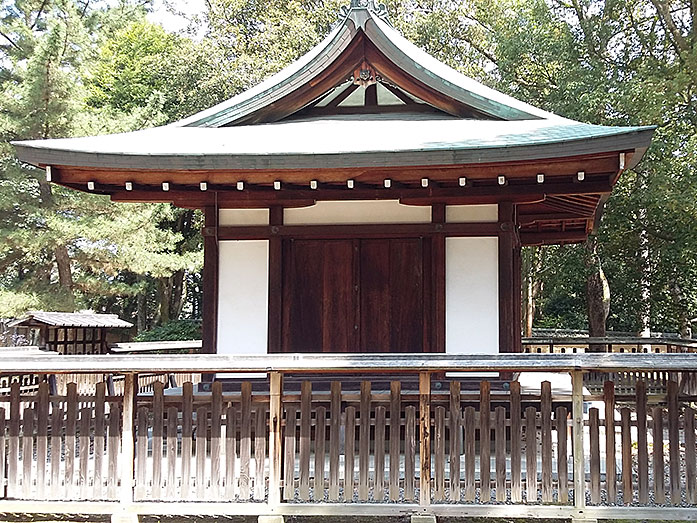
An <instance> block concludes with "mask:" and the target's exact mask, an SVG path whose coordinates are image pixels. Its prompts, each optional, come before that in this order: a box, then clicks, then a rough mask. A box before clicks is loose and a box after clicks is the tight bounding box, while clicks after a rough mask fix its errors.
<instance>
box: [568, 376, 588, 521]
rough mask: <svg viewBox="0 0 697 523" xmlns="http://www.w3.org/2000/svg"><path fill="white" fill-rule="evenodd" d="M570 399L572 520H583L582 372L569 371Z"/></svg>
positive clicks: (584, 474)
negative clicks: (572, 454)
mask: <svg viewBox="0 0 697 523" xmlns="http://www.w3.org/2000/svg"><path fill="white" fill-rule="evenodd" d="M571 399H572V417H573V442H572V444H573V451H574V507H575V508H576V510H577V512H578V513H577V516H576V517H575V518H573V521H583V520H585V519H586V518H585V517H584V515H583V511H584V510H585V508H586V463H585V456H584V448H583V447H584V445H583V431H584V427H583V372H582V371H580V370H575V371H573V372H571Z"/></svg>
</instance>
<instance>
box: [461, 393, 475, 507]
mask: <svg viewBox="0 0 697 523" xmlns="http://www.w3.org/2000/svg"><path fill="white" fill-rule="evenodd" d="M474 412H475V411H474V407H466V408H465V416H464V419H463V424H464V428H465V501H474V500H475V497H476V483H475V470H474V466H475V452H476V450H475V448H476V447H475V430H474V429H475V427H474V419H475V418H474Z"/></svg>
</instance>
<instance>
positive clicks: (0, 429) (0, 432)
mask: <svg viewBox="0 0 697 523" xmlns="http://www.w3.org/2000/svg"><path fill="white" fill-rule="evenodd" d="M4 485H5V409H4V408H3V407H0V498H4V497H5V488H4Z"/></svg>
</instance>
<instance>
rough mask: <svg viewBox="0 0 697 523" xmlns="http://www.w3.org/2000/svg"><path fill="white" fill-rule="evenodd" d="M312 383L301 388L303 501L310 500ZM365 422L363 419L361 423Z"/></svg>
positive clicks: (300, 486) (301, 481)
mask: <svg viewBox="0 0 697 523" xmlns="http://www.w3.org/2000/svg"><path fill="white" fill-rule="evenodd" d="M311 406H312V383H311V382H309V381H307V380H306V381H303V382H302V385H301V386H300V445H299V447H300V448H299V451H300V452H299V460H300V469H299V473H300V478H299V484H298V494H299V496H300V499H301V500H303V501H309V499H310V434H311V427H312V412H311ZM362 421H363V420H362V419H361V422H362Z"/></svg>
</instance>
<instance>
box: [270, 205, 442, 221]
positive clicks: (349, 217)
mask: <svg viewBox="0 0 697 523" xmlns="http://www.w3.org/2000/svg"><path fill="white" fill-rule="evenodd" d="M430 221H431V207H430V206H428V205H403V204H401V203H399V201H397V200H386V201H381V200H376V201H372V200H370V201H366V200H353V201H341V202H336V201H328V202H317V203H316V204H315V205H313V206H312V207H301V208H298V209H285V210H284V211H283V223H284V224H285V225H310V224H312V225H327V224H359V223H429V222H430Z"/></svg>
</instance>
